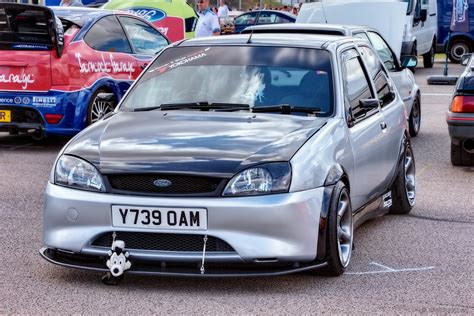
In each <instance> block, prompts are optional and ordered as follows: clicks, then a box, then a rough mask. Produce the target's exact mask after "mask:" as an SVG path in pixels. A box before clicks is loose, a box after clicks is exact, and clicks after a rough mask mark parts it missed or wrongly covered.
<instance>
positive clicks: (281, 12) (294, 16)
mask: <svg viewBox="0 0 474 316" xmlns="http://www.w3.org/2000/svg"><path fill="white" fill-rule="evenodd" d="M252 12H259V13H262V12H265V13H280V14H283V15H286V16H288V17H290V18H293V19H294V20H296V15H294V14H292V13H290V12H286V11H280V10H252V11H249V12H245V13H242V14H241V15H245V14H251V13H252ZM239 16H240V15H239Z"/></svg>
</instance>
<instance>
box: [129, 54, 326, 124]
mask: <svg viewBox="0 0 474 316" xmlns="http://www.w3.org/2000/svg"><path fill="white" fill-rule="evenodd" d="M332 89H333V88H332V74H331V63H330V54H329V52H327V51H324V50H316V49H305V48H287V47H252V46H243V47H239V46H211V47H173V48H170V49H167V50H166V51H165V52H163V54H162V55H161V56H160V57H158V58H157V59H156V60H155V61H154V63H153V64H152V65H151V67H150V68H148V70H147V72H146V73H145V74H144V75H143V76H142V77H141V79H140V80H139V81H138V82H137V83H136V85H134V87H133V89H132V91H131V92H130V93H129V94H128V95H127V97H126V99H124V101H123V102H122V105H121V108H120V109H121V110H123V111H134V110H135V109H137V110H138V109H140V110H144V109H145V110H146V109H147V108H159V106H161V105H169V104H177V105H179V104H185V103H192V102H199V103H206V104H211V105H212V104H214V103H216V104H217V103H218V104H220V109H222V104H228V106H229V107H232V106H233V105H234V107H235V105H243V104H244V105H248V109H247V110H252V109H253V108H256V107H264V106H275V105H285V106H290V107H299V108H301V107H304V108H311V109H314V111H315V112H316V111H317V112H318V115H322V116H327V115H330V114H331V113H332V109H333V101H332V95H333V93H332ZM240 108H242V107H240ZM240 108H239V109H240ZM305 115H308V113H306V114H305Z"/></svg>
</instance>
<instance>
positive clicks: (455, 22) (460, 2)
mask: <svg viewBox="0 0 474 316" xmlns="http://www.w3.org/2000/svg"><path fill="white" fill-rule="evenodd" d="M451 31H453V32H469V3H468V0H453V16H452V18H451Z"/></svg>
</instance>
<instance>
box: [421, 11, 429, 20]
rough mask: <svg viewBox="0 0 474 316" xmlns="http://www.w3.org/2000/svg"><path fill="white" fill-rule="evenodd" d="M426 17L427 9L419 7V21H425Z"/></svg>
mask: <svg viewBox="0 0 474 316" xmlns="http://www.w3.org/2000/svg"><path fill="white" fill-rule="evenodd" d="M427 18H428V10H426V9H421V11H420V20H421V22H426V19H427Z"/></svg>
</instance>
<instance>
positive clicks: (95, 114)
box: [86, 89, 117, 126]
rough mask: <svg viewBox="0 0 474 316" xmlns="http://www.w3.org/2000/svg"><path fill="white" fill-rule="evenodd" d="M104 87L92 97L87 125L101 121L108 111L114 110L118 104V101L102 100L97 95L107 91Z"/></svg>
mask: <svg viewBox="0 0 474 316" xmlns="http://www.w3.org/2000/svg"><path fill="white" fill-rule="evenodd" d="M107 92H108V91H105V90H103V89H99V90H97V91H96V92H94V94H93V95H92V97H91V100H90V102H89V107H88V109H87V121H86V123H87V126H89V125H91V124H94V123H95V122H97V121H99V120H100V119H101V118H103V117H104V116H105V115H106V114H107V113H109V112H112V111H113V110H115V107H116V106H117V102H116V101H115V100H113V101H100V100H99V98H98V97H97V96H98V95H99V93H107Z"/></svg>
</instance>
